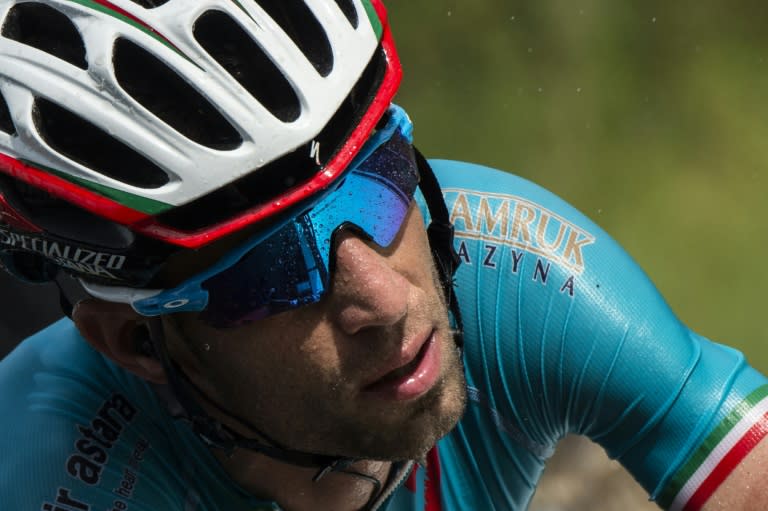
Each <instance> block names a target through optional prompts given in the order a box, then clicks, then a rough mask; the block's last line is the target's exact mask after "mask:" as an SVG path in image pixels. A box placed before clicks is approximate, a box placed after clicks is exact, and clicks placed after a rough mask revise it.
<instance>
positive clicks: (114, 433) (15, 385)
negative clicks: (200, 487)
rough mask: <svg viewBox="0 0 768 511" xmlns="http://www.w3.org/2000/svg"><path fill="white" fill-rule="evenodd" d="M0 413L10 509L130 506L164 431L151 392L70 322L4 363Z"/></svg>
mask: <svg viewBox="0 0 768 511" xmlns="http://www.w3.org/2000/svg"><path fill="white" fill-rule="evenodd" d="M0 413H2V416H3V417H4V419H3V421H2V422H0V452H3V453H4V454H3V457H4V460H3V464H2V465H0V481H2V483H0V501H2V502H3V503H4V504H10V505H8V508H9V509H43V508H45V509H59V507H61V508H63V509H69V508H70V507H73V508H75V509H85V507H82V506H93V508H94V509H95V508H96V507H98V508H100V509H101V508H106V509H112V508H113V505H114V503H115V502H116V501H118V500H119V501H121V503H126V505H127V503H128V502H129V501H130V499H131V497H133V496H134V495H133V494H134V487H135V484H136V479H137V475H136V474H137V473H138V469H139V468H141V469H142V470H146V469H147V468H148V467H147V463H146V461H145V460H148V459H149V452H150V445H152V444H155V445H156V446H157V444H160V445H162V444H163V443H166V442H165V441H164V440H163V439H164V438H165V437H167V434H166V433H162V429H163V425H162V424H161V422H160V421H159V420H158V419H157V418H158V417H159V406H158V403H157V402H156V399H155V398H154V396H153V394H152V392H151V389H149V388H148V387H147V386H146V385H145V384H144V383H143V382H141V381H138V380H137V379H135V378H132V377H131V376H130V375H128V374H127V373H124V372H122V371H121V370H120V369H119V368H117V367H115V366H114V365H112V364H111V363H109V362H108V361H107V360H106V359H105V358H104V357H102V356H101V355H100V354H98V353H97V352H95V351H94V350H93V349H91V348H90V346H89V345H88V344H87V343H86V342H85V341H84V340H83V339H82V338H81V337H80V336H79V334H78V332H77V330H76V329H75V327H74V326H73V325H72V323H71V322H70V321H68V320H62V321H59V322H57V323H54V324H53V325H51V326H50V327H48V328H46V329H44V330H43V331H41V332H39V333H38V334H35V335H34V336H32V337H30V338H28V339H27V340H25V341H24V342H22V344H21V345H19V346H18V347H17V349H16V350H15V351H14V352H12V353H11V354H10V355H9V356H8V357H7V358H6V359H4V360H3V361H2V363H0ZM161 437H162V438H161ZM161 440H162V441H161ZM157 447H159V446H157ZM157 447H155V448H157ZM115 492H117V493H115ZM67 503H69V504H67ZM75 503H77V505H76V504H75ZM46 505H48V507H46ZM67 505H69V506H70V507H67ZM78 505H79V506H80V507H78ZM57 506H59V507H57ZM4 507H5V506H4ZM118 509H120V508H119V507H118Z"/></svg>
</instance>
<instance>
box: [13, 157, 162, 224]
mask: <svg viewBox="0 0 768 511" xmlns="http://www.w3.org/2000/svg"><path fill="white" fill-rule="evenodd" d="M0 172H4V173H6V174H9V175H10V176H11V177H15V178H16V179H19V180H21V181H24V182H25V183H27V184H29V185H32V186H34V187H36V188H40V189H42V190H45V191H46V192H48V193H50V194H51V195H54V196H56V197H60V198H61V199H64V200H66V201H68V202H71V203H73V204H76V205H77V206H79V207H81V208H83V209H86V210H88V211H90V212H92V213H95V214H97V215H99V216H102V217H104V218H106V219H108V220H112V221H113V222H117V223H119V224H123V225H131V224H135V223H137V222H139V221H141V220H145V219H146V218H147V217H148V215H147V214H145V213H142V212H140V211H136V210H134V209H131V208H128V207H126V206H123V205H122V204H118V203H117V202H115V201H113V200H112V199H108V198H106V197H104V196H102V195H99V194H97V193H94V192H92V191H90V190H88V189H86V188H83V187H81V186H78V185H76V184H74V183H70V182H69V181H66V180H64V179H62V178H60V177H58V176H54V175H52V174H50V173H48V172H44V171H42V170H40V169H38V168H36V167H33V166H31V165H27V164H26V163H23V162H21V161H19V160H17V159H15V158H11V157H10V156H8V155H5V154H2V153H0Z"/></svg>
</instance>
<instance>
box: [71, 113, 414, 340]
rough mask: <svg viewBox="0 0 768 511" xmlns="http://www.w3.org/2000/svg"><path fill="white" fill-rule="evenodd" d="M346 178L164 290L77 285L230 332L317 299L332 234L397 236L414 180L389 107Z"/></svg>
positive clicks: (406, 141) (381, 240) (406, 125)
mask: <svg viewBox="0 0 768 511" xmlns="http://www.w3.org/2000/svg"><path fill="white" fill-rule="evenodd" d="M382 122H383V123H384V126H383V127H381V128H379V129H377V130H376V131H375V132H374V133H373V134H372V135H371V137H370V138H369V139H368V141H367V142H366V143H365V145H364V146H363V148H362V149H361V151H360V153H359V154H358V155H357V156H356V158H355V159H354V160H353V161H352V163H351V164H350V165H349V168H348V169H347V171H346V173H345V175H344V176H343V177H342V178H341V179H340V180H339V181H338V183H337V184H335V186H334V187H333V188H332V189H331V190H330V191H328V192H326V194H325V195H323V196H322V197H321V198H320V199H319V201H318V202H316V203H315V204H314V205H313V206H312V207H311V208H310V209H308V210H305V211H303V212H302V213H300V214H298V215H296V216H294V217H292V218H290V219H289V220H288V221H287V222H282V223H280V224H279V225H276V226H272V227H270V228H268V229H266V230H264V231H261V232H259V233H258V234H257V235H255V236H254V237H252V238H251V239H249V240H248V241H247V242H245V243H243V244H241V245H240V246H238V247H237V248H235V249H233V250H231V251H230V252H229V253H227V254H226V255H225V256H223V257H222V258H221V259H220V260H219V261H218V262H216V263H215V264H214V265H213V266H211V267H209V268H208V269H206V270H205V271H203V272H201V273H199V274H197V275H195V276H193V277H191V278H189V279H187V280H186V281H184V282H183V283H181V284H180V285H178V286H176V287H174V288H172V289H165V290H157V289H154V290H150V289H134V288H119V287H114V286H102V285H98V284H93V283H87V282H84V283H83V286H84V287H85V289H86V291H88V292H90V293H91V294H92V295H93V296H96V297H97V298H102V299H104V300H107V301H113V302H122V303H130V304H131V306H132V307H133V308H134V309H135V310H136V311H137V312H138V313H139V314H142V315H144V316H157V315H161V314H168V313H175V312H199V313H200V316H199V317H200V319H201V320H203V321H205V322H206V323H208V324H210V325H211V326H213V327H216V328H229V327H235V326H239V325H243V324H246V323H249V322H251V321H255V320H258V319H261V318H264V317H267V316H270V315H273V314H277V313H280V312H285V311H288V310H291V309H295V308H297V307H301V306H303V305H307V304H311V303H316V302H318V301H319V300H320V299H321V298H322V297H323V295H324V294H325V293H326V291H327V290H328V288H329V285H330V279H331V274H332V271H333V260H334V257H333V247H334V236H335V235H336V234H337V233H338V232H339V231H342V230H345V229H350V230H352V231H353V232H355V233H356V234H357V235H359V236H362V237H364V238H366V239H368V240H370V241H372V242H374V243H376V244H377V245H379V246H381V247H387V246H389V245H390V243H392V241H393V240H394V239H395V237H396V236H397V233H398V232H399V231H400V228H401V227H402V224H403V221H404V220H405V217H406V214H407V213H408V209H409V207H410V204H411V201H412V199H413V196H414V193H415V191H416V187H417V186H418V183H419V173H418V166H417V163H416V159H415V156H414V150H413V147H412V145H411V142H412V129H413V128H412V124H411V122H410V120H409V118H408V115H407V114H406V113H405V111H404V110H402V109H401V108H400V107H398V106H395V105H392V106H391V107H390V108H389V110H388V111H387V113H386V114H385V118H384V121H382Z"/></svg>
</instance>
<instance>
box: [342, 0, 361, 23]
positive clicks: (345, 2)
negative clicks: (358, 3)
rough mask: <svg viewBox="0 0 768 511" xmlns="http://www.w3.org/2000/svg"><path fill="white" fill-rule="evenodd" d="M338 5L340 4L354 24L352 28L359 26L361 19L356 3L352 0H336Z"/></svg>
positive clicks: (350, 21) (345, 14)
mask: <svg viewBox="0 0 768 511" xmlns="http://www.w3.org/2000/svg"><path fill="white" fill-rule="evenodd" d="M336 5H338V6H339V9H341V12H343V13H344V16H346V17H347V19H348V20H349V23H350V24H351V25H352V28H357V25H358V23H360V20H358V18H357V10H356V9H355V5H354V4H353V3H352V0H336Z"/></svg>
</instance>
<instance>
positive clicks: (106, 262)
mask: <svg viewBox="0 0 768 511" xmlns="http://www.w3.org/2000/svg"><path fill="white" fill-rule="evenodd" d="M0 247H5V248H16V249H20V250H24V251H26V252H33V253H35V254H40V255H42V256H45V257H47V258H48V259H50V260H51V261H53V262H54V263H56V264H58V265H59V266H62V267H64V268H68V269H70V270H72V271H75V272H77V273H80V274H85V275H92V276H94V277H102V278H108V279H115V280H117V279H119V277H118V276H116V275H115V274H114V273H113V272H114V271H116V270H121V269H122V268H123V266H124V265H125V260H126V257H125V256H124V255H117V254H110V253H108V252H97V251H94V250H87V249H85V248H83V247H78V246H74V245H67V244H65V243H60V242H56V241H51V240H49V239H46V238H40V237H37V236H30V235H24V234H19V233H16V232H12V231H7V230H5V229H0Z"/></svg>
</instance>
